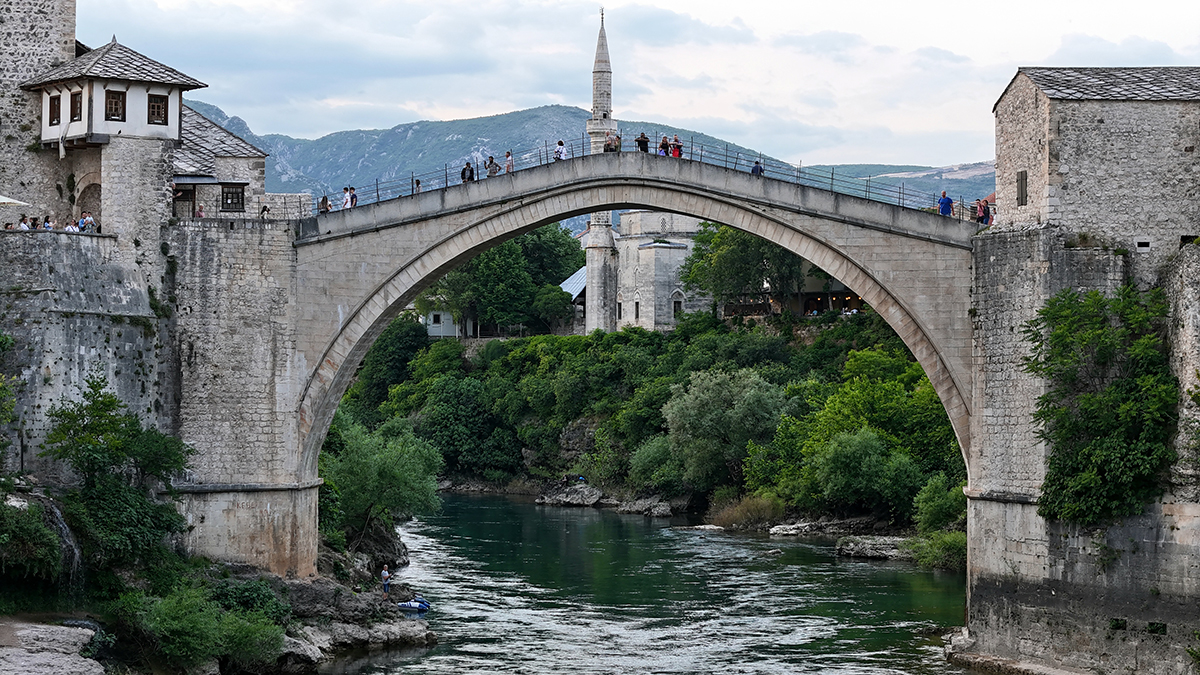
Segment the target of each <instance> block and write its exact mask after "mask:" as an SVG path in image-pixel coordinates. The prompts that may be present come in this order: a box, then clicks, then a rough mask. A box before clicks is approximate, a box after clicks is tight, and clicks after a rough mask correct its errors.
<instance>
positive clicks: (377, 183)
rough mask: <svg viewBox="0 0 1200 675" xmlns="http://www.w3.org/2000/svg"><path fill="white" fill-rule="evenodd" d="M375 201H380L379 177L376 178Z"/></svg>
mask: <svg viewBox="0 0 1200 675" xmlns="http://www.w3.org/2000/svg"><path fill="white" fill-rule="evenodd" d="M375 202H376V203H378V202H379V179H378V178H376V179H375Z"/></svg>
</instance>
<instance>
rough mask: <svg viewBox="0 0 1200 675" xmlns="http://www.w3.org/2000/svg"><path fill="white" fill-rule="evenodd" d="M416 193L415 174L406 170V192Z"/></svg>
mask: <svg viewBox="0 0 1200 675" xmlns="http://www.w3.org/2000/svg"><path fill="white" fill-rule="evenodd" d="M416 193H417V174H416V173H415V172H412V171H409V172H408V194H410V195H415V194H416Z"/></svg>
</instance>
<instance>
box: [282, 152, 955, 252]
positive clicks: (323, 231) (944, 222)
mask: <svg viewBox="0 0 1200 675" xmlns="http://www.w3.org/2000/svg"><path fill="white" fill-rule="evenodd" d="M650 183H654V184H657V185H663V186H673V187H675V188H676V189H678V190H680V191H684V192H686V191H700V192H704V193H706V194H712V193H723V194H725V195H727V196H728V197H730V198H732V199H736V200H738V201H739V202H740V203H745V204H753V205H756V206H759V207H762V208H777V209H783V210H787V211H792V212H795V213H798V214H803V215H808V216H813V217H818V218H823V219H828V220H835V221H841V222H845V223H847V224H851V225H855V226H858V227H862V228H865V229H867V230H875V231H879V232H886V233H890V234H898V235H901V236H908V237H915V238H920V239H926V240H928V241H934V242H938V243H943V244H946V245H949V246H956V247H959V248H963V249H969V248H970V246H971V243H970V239H971V236H972V235H973V234H974V233H975V228H976V225H975V223H973V222H969V221H962V220H958V219H955V218H947V217H944V216H940V215H937V214H932V213H928V212H926V211H923V210H919V209H914V208H910V207H906V206H898V205H895V204H889V203H885V202H881V201H877V200H875V199H869V198H867V197H865V196H864V197H859V196H854V195H849V194H845V193H842V192H834V191H830V190H828V189H826V188H824V187H818V186H813V185H806V184H803V183H796V182H789V181H787V180H782V179H780V178H774V177H759V176H754V175H751V174H750V173H748V172H747V171H744V170H741V171H738V170H734V169H730V168H726V167H723V166H719V165H716V164H710V163H706V162H698V161H688V160H681V159H676V158H671V157H658V156H655V155H650V154H647V153H640V152H618V153H603V154H595V155H588V156H585V157H578V158H575V159H570V160H564V161H561V162H555V163H552V164H546V165H542V166H537V167H534V168H531V169H525V170H522V171H516V172H513V173H508V174H501V175H498V176H494V177H492V178H487V179H483V180H477V181H474V182H471V183H465V184H461V185H454V186H451V187H449V188H446V189H441V190H433V191H429V192H422V193H418V194H415V195H409V196H405V197H396V198H393V199H388V200H385V201H380V202H375V203H372V204H368V205H365V206H360V207H358V208H355V209H345V210H342V211H335V212H333V213H329V214H324V215H321V216H317V217H315V218H311V219H308V220H306V221H305V222H304V225H303V226H302V229H301V235H300V243H303V244H307V243H313V242H316V241H324V240H327V239H329V238H331V237H337V236H346V235H351V236H353V235H356V234H360V233H364V232H372V231H377V230H380V229H384V228H391V227H398V226H402V225H405V224H410V223H416V222H423V221H427V220H429V219H431V218H438V217H444V216H447V215H450V214H455V213H465V212H470V211H474V210H476V209H479V208H483V207H489V206H492V207H496V206H504V205H506V204H509V203H510V202H514V201H516V202H517V203H518V204H519V203H521V202H522V201H525V200H530V199H542V198H546V197H548V196H551V195H553V194H555V193H561V192H564V191H572V190H579V189H583V188H586V187H588V186H591V185H604V186H611V187H618V186H636V185H639V184H650ZM642 206H643V205H640V204H632V203H621V202H614V203H613V204H612V208H614V209H622V208H641V207H642ZM655 208H657V209H659V210H665V211H675V212H679V213H683V211H682V210H681V208H682V205H678V204H677V205H660V206H656V207H655ZM585 213H589V211H587V210H586V209H585V208H578V209H573V210H571V211H569V212H567V213H563V214H559V215H560V217H563V218H567V217H571V216H576V215H581V214H585Z"/></svg>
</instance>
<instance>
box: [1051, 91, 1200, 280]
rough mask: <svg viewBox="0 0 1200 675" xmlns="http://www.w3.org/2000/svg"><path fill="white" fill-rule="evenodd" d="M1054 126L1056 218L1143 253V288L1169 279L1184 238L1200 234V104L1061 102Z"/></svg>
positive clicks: (1137, 266)
mask: <svg viewBox="0 0 1200 675" xmlns="http://www.w3.org/2000/svg"><path fill="white" fill-rule="evenodd" d="M1050 128H1051V130H1052V132H1053V133H1052V134H1051V138H1050V146H1049V147H1050V165H1049V170H1050V171H1049V176H1050V197H1051V199H1050V220H1051V221H1052V222H1054V223H1059V224H1061V225H1063V226H1064V227H1065V228H1066V229H1067V230H1068V231H1069V232H1086V233H1089V234H1093V235H1096V236H1097V237H1100V238H1102V239H1107V240H1109V241H1110V242H1112V245H1115V246H1117V247H1121V248H1127V249H1129V250H1130V251H1133V252H1135V253H1136V254H1137V255H1135V256H1134V257H1133V258H1132V260H1131V262H1132V263H1133V268H1132V271H1133V274H1134V277H1135V280H1136V281H1137V282H1138V284H1139V286H1141V287H1143V288H1145V287H1149V286H1151V285H1160V284H1161V283H1163V279H1162V276H1161V275H1162V273H1163V270H1162V267H1163V265H1165V263H1166V262H1167V259H1168V258H1169V257H1170V256H1171V255H1173V254H1174V253H1175V252H1176V251H1178V250H1179V244H1180V239H1179V237H1180V235H1181V234H1187V235H1198V234H1200V153H1198V152H1197V151H1196V148H1197V147H1198V146H1200V102H1192V101H1054V102H1053V105H1052V107H1051V117H1050ZM1147 244H1148V246H1147Z"/></svg>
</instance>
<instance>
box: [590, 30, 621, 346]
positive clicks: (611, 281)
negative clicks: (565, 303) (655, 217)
mask: <svg viewBox="0 0 1200 675" xmlns="http://www.w3.org/2000/svg"><path fill="white" fill-rule="evenodd" d="M587 133H588V137H589V138H590V139H591V154H593V155H598V154H600V153H602V152H604V141H605V140H606V139H607V138H608V137H609V136H615V135H616V133H617V122H616V120H614V119H613V116H612V64H611V63H610V62H609V59H608V36H607V35H605V34H604V8H603V7H601V8H600V35H599V36H598V37H597V38H596V65H595V66H593V67H592V118H591V119H589V120H588V121H587ZM587 237H588V239H587V247H586V253H587V299H586V302H585V305H584V326H585V328H586V329H587V331H588V332H589V333H590V332H592V331H593V330H596V329H597V328H599V329H600V330H603V331H613V330H616V329H617V313H616V306H617V304H616V303H617V269H616V256H617V249H616V246H615V242H614V241H613V232H612V211H600V212H598V213H593V214H592V216H591V221H590V222H588V233H587Z"/></svg>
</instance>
